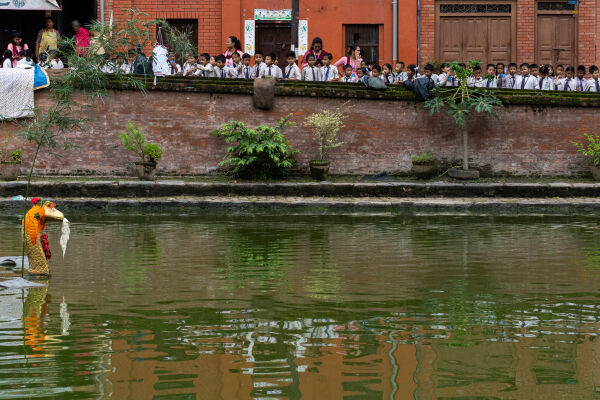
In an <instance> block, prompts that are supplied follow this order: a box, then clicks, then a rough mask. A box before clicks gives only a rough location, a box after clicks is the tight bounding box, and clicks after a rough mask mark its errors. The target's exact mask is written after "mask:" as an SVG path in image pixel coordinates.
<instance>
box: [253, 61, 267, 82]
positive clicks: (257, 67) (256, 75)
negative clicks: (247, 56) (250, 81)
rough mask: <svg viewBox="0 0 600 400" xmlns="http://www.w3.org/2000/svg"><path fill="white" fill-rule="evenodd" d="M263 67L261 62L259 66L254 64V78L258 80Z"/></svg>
mask: <svg viewBox="0 0 600 400" xmlns="http://www.w3.org/2000/svg"><path fill="white" fill-rule="evenodd" d="M263 65H265V63H264V62H261V63H260V64H254V67H252V68H254V77H255V78H258V77H259V76H260V70H261V68H262V66H263Z"/></svg>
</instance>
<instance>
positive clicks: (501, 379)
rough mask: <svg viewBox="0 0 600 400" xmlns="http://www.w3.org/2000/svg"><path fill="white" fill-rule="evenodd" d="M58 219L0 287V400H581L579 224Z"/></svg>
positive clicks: (589, 243)
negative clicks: (10, 286) (61, 256)
mask: <svg viewBox="0 0 600 400" xmlns="http://www.w3.org/2000/svg"><path fill="white" fill-rule="evenodd" d="M73 220H74V221H73V223H72V229H73V231H74V232H76V234H75V235H74V236H73V238H72V239H71V244H70V249H69V253H67V255H66V258H65V260H64V262H61V263H59V264H57V265H56V268H55V269H56V271H55V274H54V276H53V278H52V284H51V285H50V286H45V287H43V288H32V289H26V290H19V291H0V399H4V398H19V397H29V396H31V397H34V396H35V397H36V398H37V397H46V398H62V397H63V396H64V398H82V399H84V398H85V399H87V398H90V399H97V398H104V399H108V398H112V399H146V398H157V399H161V398H178V399H179V398H181V399H214V398H224V399H238V398H256V399H258V398H276V399H284V398H285V399H298V398H301V397H302V398H309V399H316V398H323V399H337V398H361V399H362V398H386V399H389V398H396V399H407V398H418V399H435V398H449V397H452V398H463V399H469V398H516V399H529V398H544V397H546V398H549V399H550V398H551V399H556V398H565V399H574V398H577V399H584V398H593V397H594V396H598V395H599V394H600V377H599V375H600V374H597V373H596V372H595V371H597V365H598V350H600V349H599V348H598V344H597V343H598V339H597V335H598V332H599V328H600V326H599V323H598V321H599V317H600V301H599V299H598V297H599V292H598V288H599V287H600V286H599V283H600V264H599V261H598V257H597V249H598V248H599V247H598V244H599V243H600V229H599V228H598V224H597V222H598V221H596V220H595V218H590V217H586V218H578V217H561V216H553V217H541V216H537V217H533V216H532V217H501V216H497V217H490V216H481V217H476V216H443V217H442V216H439V217H434V216H269V215H253V214H249V215H241V216H226V215H223V216H219V215H210V216H208V215H196V216H183V217H177V216H150V215H146V216H139V217H131V216H125V215H122V216H94V217H91V216H87V217H83V216H80V217H78V218H73ZM17 227H18V225H17V224H10V223H6V222H0V237H3V238H13V237H14V242H12V240H13V239H9V240H7V241H2V242H1V243H0V255H1V254H12V253H15V251H14V250H15V248H17V249H18V248H19V247H18V235H12V234H11V233H12V232H13V231H15V229H16V228H17ZM56 229H58V228H56ZM53 250H55V249H53ZM13 275H14V273H13V272H12V271H10V270H0V277H2V278H6V277H10V276H13ZM52 300H55V302H54V303H53V302H52ZM67 300H68V303H67Z"/></svg>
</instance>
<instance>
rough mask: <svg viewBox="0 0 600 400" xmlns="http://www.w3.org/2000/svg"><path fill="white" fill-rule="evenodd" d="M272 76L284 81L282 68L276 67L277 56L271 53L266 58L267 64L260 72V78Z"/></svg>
mask: <svg viewBox="0 0 600 400" xmlns="http://www.w3.org/2000/svg"><path fill="white" fill-rule="evenodd" d="M264 76H270V77H273V78H276V79H282V78H283V74H282V73H281V68H279V67H278V66H277V65H275V54H273V53H269V54H267V55H266V56H265V62H264V64H263V65H262V68H261V70H260V74H259V78H262V77H264Z"/></svg>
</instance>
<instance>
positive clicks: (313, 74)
mask: <svg viewBox="0 0 600 400" xmlns="http://www.w3.org/2000/svg"><path fill="white" fill-rule="evenodd" d="M310 69H311V71H312V80H313V81H314V80H315V67H310Z"/></svg>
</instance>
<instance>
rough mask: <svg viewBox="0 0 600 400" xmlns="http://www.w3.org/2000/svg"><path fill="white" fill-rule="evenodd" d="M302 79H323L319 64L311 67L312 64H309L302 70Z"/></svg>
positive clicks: (315, 80)
mask: <svg viewBox="0 0 600 400" xmlns="http://www.w3.org/2000/svg"><path fill="white" fill-rule="evenodd" d="M302 80H303V81H309V82H310V81H312V82H320V81H322V80H323V79H322V78H321V70H320V69H319V67H317V66H314V67H311V66H309V65H307V66H306V67H304V69H303V70H302Z"/></svg>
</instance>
